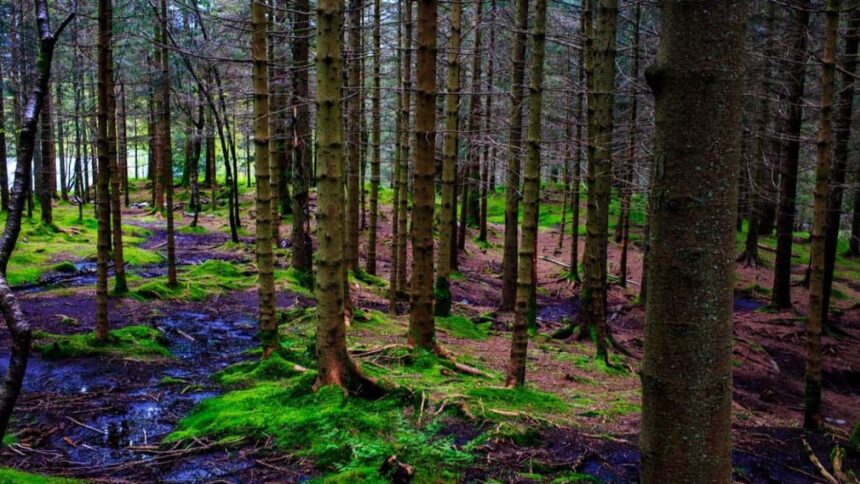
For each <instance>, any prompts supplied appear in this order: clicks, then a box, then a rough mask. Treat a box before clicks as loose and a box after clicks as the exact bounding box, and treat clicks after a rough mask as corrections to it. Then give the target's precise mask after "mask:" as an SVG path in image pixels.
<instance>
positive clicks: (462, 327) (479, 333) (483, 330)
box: [436, 315, 492, 340]
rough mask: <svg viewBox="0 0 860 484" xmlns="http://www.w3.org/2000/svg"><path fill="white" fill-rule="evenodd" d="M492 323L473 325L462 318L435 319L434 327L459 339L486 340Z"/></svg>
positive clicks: (454, 316) (455, 316)
mask: <svg viewBox="0 0 860 484" xmlns="http://www.w3.org/2000/svg"><path fill="white" fill-rule="evenodd" d="M491 324H492V323H486V322H484V323H481V324H475V323H474V322H472V321H471V320H469V319H466V318H464V317H463V316H457V315H453V316H448V317H437V318H436V327H437V328H439V329H440V330H443V331H445V332H447V333H448V335H449V336H453V337H455V338H459V339H476V340H482V339H487V336H488V334H487V329H489V327H490V325H491Z"/></svg>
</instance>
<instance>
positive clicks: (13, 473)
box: [0, 467, 84, 484]
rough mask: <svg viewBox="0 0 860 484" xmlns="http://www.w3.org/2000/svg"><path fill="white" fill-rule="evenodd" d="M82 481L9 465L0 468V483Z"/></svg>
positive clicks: (71, 482) (52, 483)
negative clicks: (23, 469)
mask: <svg viewBox="0 0 860 484" xmlns="http://www.w3.org/2000/svg"><path fill="white" fill-rule="evenodd" d="M83 482H84V481H80V480H77V479H69V478H66V477H53V476H46V475H42V474H32V473H30V472H24V471H19V470H17V469H12V468H9V467H3V468H0V484H76V483H83Z"/></svg>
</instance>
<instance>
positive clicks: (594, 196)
mask: <svg viewBox="0 0 860 484" xmlns="http://www.w3.org/2000/svg"><path fill="white" fill-rule="evenodd" d="M597 4H598V5H597V9H596V13H597V15H596V16H595V22H594V27H593V28H592V32H593V40H591V39H590V37H592V36H591V35H588V36H587V42H590V43H591V48H589V47H588V46H587V47H586V48H587V49H588V52H587V54H586V55H587V56H591V60H592V63H593V66H594V67H593V69H592V70H591V71H592V73H593V74H592V79H593V80H592V81H591V82H590V85H589V89H588V93H587V96H588V140H589V150H588V207H587V213H586V224H585V225H586V236H585V260H584V262H583V275H584V276H585V277H584V279H583V286H582V309H581V310H580V312H579V315H578V318H579V323H580V324H581V331H580V337H586V336H589V335H591V334H594V335H595V339H596V345H597V358H599V359H602V360H605V361H608V353H607V350H606V340H607V334H606V329H607V328H606V290H607V287H606V264H607V240H606V239H607V237H608V231H609V201H610V197H611V194H612V193H611V191H612V147H611V141H612V132H613V126H614V123H613V112H614V103H615V94H614V92H615V30H616V18H617V14H618V2H617V0H599V1H598V2H597ZM586 29H589V26H588V25H586Z"/></svg>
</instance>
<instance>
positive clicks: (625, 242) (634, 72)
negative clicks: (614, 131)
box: [615, 0, 642, 287]
mask: <svg viewBox="0 0 860 484" xmlns="http://www.w3.org/2000/svg"><path fill="white" fill-rule="evenodd" d="M634 10H635V12H634V14H633V45H632V46H631V49H633V53H632V54H631V56H632V57H633V61H632V63H631V64H632V65H631V66H630V79H631V86H630V90H631V94H630V97H631V99H630V114H629V117H628V118H627V152H626V154H625V158H626V160H625V162H624V180H623V181H622V183H623V186H622V187H621V189H622V195H621V213H620V214H619V223H618V225H617V226H616V228H615V242H616V243H618V242H621V261H620V262H619V269H618V279H619V280H618V283H619V284H620V285H621V287H627V252H628V250H627V249H628V246H629V245H630V203H631V199H632V197H633V171H634V169H635V166H634V164H635V162H636V159H635V153H636V122H637V119H636V117H637V114H638V112H639V111H638V109H639V104H638V103H639V98H638V96H637V92H636V80H637V79H639V22H640V20H641V17H642V6H641V4H640V3H639V0H636V6H635V7H634Z"/></svg>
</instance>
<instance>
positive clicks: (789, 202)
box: [750, 0, 810, 308]
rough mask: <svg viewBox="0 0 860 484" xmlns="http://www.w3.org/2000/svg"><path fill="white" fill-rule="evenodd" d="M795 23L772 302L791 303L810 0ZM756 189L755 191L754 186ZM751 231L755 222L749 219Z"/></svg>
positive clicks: (799, 0) (800, 2)
mask: <svg viewBox="0 0 860 484" xmlns="http://www.w3.org/2000/svg"><path fill="white" fill-rule="evenodd" d="M795 3H796V5H794V6H795V10H794V19H793V21H792V25H793V26H794V27H793V29H792V34H791V35H792V47H791V64H790V66H791V67H790V69H789V92H788V99H786V102H787V105H788V106H787V111H788V112H787V116H786V120H785V127H784V128H783V132H784V135H783V136H784V137H785V151H784V152H783V156H782V163H781V165H780V177H779V208H778V210H777V226H776V259H775V262H774V268H773V293H772V298H771V304H773V306H774V307H776V308H790V307H791V264H792V262H791V246H792V242H793V238H794V212H795V205H796V203H797V202H796V198H797V167H798V162H799V160H800V129H801V127H802V125H803V91H804V86H805V81H806V56H807V52H806V49H807V27H808V25H809V8H810V2H809V0H796V2H795ZM753 193H755V191H754V190H753ZM750 225H751V227H750V230H751V231H752V229H753V227H752V223H750Z"/></svg>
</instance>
